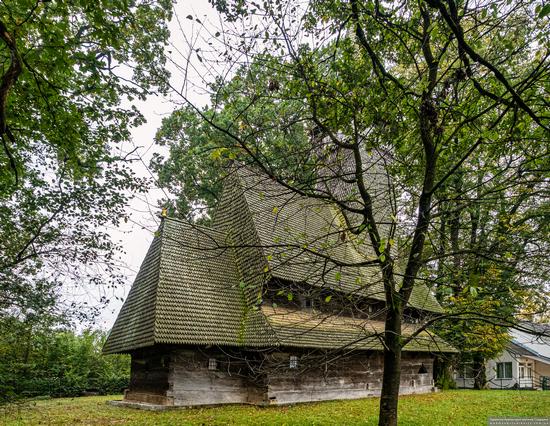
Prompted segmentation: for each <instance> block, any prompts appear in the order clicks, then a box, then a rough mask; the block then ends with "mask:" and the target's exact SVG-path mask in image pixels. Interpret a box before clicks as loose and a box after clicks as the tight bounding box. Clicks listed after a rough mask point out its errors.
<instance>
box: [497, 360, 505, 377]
mask: <svg viewBox="0 0 550 426" xmlns="http://www.w3.org/2000/svg"><path fill="white" fill-rule="evenodd" d="M503 376H504V365H503V363H502V362H497V379H503V378H504V377H503Z"/></svg>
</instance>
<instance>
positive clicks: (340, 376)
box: [267, 352, 433, 404]
mask: <svg viewBox="0 0 550 426" xmlns="http://www.w3.org/2000/svg"><path fill="white" fill-rule="evenodd" d="M277 356H278V357H279V358H280V359H285V360H288V359H289V357H290V353H279V354H277ZM304 358H305V360H303V359H304ZM330 359H331V358H330V357H327V358H326V360H325V362H318V363H317V364H318V365H317V366H316V367H308V366H307V365H304V366H302V365H301V364H303V363H307V356H306V355H302V357H301V359H299V360H298V368H297V369H296V370H292V369H288V368H287V369H286V370H285V369H284V368H282V366H281V364H280V362H277V361H274V362H273V363H272V365H274V366H275V365H276V366H277V367H276V368H273V370H272V371H271V372H268V373H267V401H268V403H269V404H292V403H298V402H309V401H326V400H336V399H356V398H366V397H369V396H379V395H380V391H381V390H382V368H383V359H382V353H381V352H370V353H363V354H356V355H354V356H352V357H347V358H346V359H340V360H336V361H330ZM302 360H303V361H302ZM311 364H312V365H313V364H314V363H313V362H312V363H311ZM424 371H425V372H424ZM432 377H433V358H432V357H431V356H430V355H429V354H415V353H407V352H405V353H403V360H402V373H401V389H400V393H401V394H409V393H427V392H431V391H432V389H433V381H432Z"/></svg>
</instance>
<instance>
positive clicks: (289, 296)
mask: <svg viewBox="0 0 550 426" xmlns="http://www.w3.org/2000/svg"><path fill="white" fill-rule="evenodd" d="M286 298H287V299H288V301H289V302H292V301H293V300H294V295H293V294H292V293H288V294H287V295H286Z"/></svg>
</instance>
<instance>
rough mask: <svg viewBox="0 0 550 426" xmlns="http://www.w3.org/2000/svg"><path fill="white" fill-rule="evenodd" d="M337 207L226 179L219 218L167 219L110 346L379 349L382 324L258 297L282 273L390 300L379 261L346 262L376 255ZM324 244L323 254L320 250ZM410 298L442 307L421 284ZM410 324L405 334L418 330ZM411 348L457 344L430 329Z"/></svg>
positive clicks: (243, 177)
mask: <svg viewBox="0 0 550 426" xmlns="http://www.w3.org/2000/svg"><path fill="white" fill-rule="evenodd" d="M339 221H340V218H339V216H338V212H337V210H336V209H335V208H334V207H332V206H330V205H329V204H327V203H324V202H320V201H318V200H314V199H311V198H308V197H301V196H296V194H293V193H290V192H289V191H287V190H286V189H284V188H281V187H280V186H279V185H277V184H275V183H274V182H272V181H270V180H269V179H266V178H265V177H263V176H261V175H259V174H257V173H254V172H252V171H251V170H250V169H240V170H238V171H236V172H235V173H234V174H233V175H232V176H231V177H230V178H228V180H227V183H226V185H225V189H224V192H223V196H222V200H221V201H220V205H219V207H218V209H217V214H216V218H215V220H214V227H212V228H209V227H208V228H207V227H202V226H197V225H193V224H190V223H187V222H185V221H181V220H178V219H172V218H165V219H163V221H162V223H161V225H160V228H159V230H158V231H157V233H156V236H155V238H154V240H153V242H152V244H151V247H150V249H149V251H148V253H147V255H146V257H145V260H144V261H143V264H142V266H141V268H140V271H139V273H138V275H137V277H136V279H135V282H134V284H133V286H132V288H131V290H130V293H129V295H128V297H127V299H126V301H125V303H124V305H123V307H122V309H121V311H120V313H119V316H118V318H117V320H116V322H115V324H114V326H113V329H112V330H111V333H110V334H109V337H108V338H107V341H106V343H105V346H104V348H103V351H104V353H124V352H131V351H133V350H135V349H138V348H141V347H147V346H152V345H155V344H198V345H209V344H216V345H227V346H241V347H249V348H254V347H258V348H259V347H304V348H326V349H337V348H341V347H348V348H355V349H382V346H381V343H380V340H379V337H377V336H379V333H381V332H382V331H383V323H381V322H379V321H372V320H366V319H351V318H339V317H327V314H320V313H318V312H315V311H310V312H307V311H300V312H296V311H292V310H289V309H287V308H276V307H271V306H266V305H265V304H262V303H261V294H262V291H261V290H262V287H263V285H264V283H265V282H267V281H269V280H270V279H272V278H280V279H285V280H290V281H294V282H299V283H304V284H309V285H312V286H318V287H326V288H330V289H332V290H335V291H342V292H347V293H357V294H360V295H363V296H367V297H370V298H374V299H379V300H383V298H384V296H383V291H382V290H383V288H382V285H381V281H380V277H379V275H378V274H379V273H378V271H377V269H376V268H367V267H363V268H357V267H340V266H336V265H334V264H331V262H329V261H328V260H327V259H328V258H333V259H340V260H342V261H346V262H348V263H350V262H356V261H361V260H364V259H366V258H368V257H369V256H372V250H370V251H369V248H368V245H366V244H364V242H362V241H357V240H354V239H353V238H352V237H351V236H348V237H347V238H345V239H343V238H342V236H341V232H342V226H341V225H342V224H341V223H340V222H339ZM317 253H318V254H317ZM411 305H412V306H414V307H416V308H418V309H423V310H427V311H432V312H440V311H441V308H440V306H439V305H438V303H437V301H436V300H435V299H434V297H433V296H432V295H431V293H430V292H429V291H428V289H427V288H426V287H425V286H424V285H423V284H422V285H418V286H417V287H415V291H414V292H413V296H412V297H411ZM415 327H416V326H414V325H407V326H406V327H405V332H404V333H405V334H409V333H412V332H414V331H415ZM405 350H410V351H431V352H453V351H454V349H453V348H452V347H450V346H449V345H447V344H446V343H445V342H443V341H442V340H441V339H439V338H438V337H437V336H433V335H431V334H430V333H428V332H426V331H424V332H422V333H420V334H419V335H418V336H417V338H415V339H414V340H412V341H411V342H410V343H409V344H408V345H407V346H406V347H405Z"/></svg>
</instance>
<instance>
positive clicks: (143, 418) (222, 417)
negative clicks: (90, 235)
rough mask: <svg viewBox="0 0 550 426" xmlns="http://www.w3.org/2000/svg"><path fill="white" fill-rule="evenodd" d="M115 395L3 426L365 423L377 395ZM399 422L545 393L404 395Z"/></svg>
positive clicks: (541, 413) (430, 421)
mask: <svg viewBox="0 0 550 426" xmlns="http://www.w3.org/2000/svg"><path fill="white" fill-rule="evenodd" d="M109 399H121V397H120V396H100V397H82V398H63V399H51V400H44V401H36V402H29V403H26V404H23V405H21V406H11V407H9V408H6V407H3V408H0V424H2V425H29V424H30V425H34V424H44V425H127V424H128V425H226V424H229V425H359V424H361V425H370V424H373V425H374V424H376V420H377V416H376V413H377V410H378V399H376V398H371V399H362V400H354V401H333V402H323V403H312V404H302V405H296V406H290V407H267V408H258V407H252V406H245V405H238V406H225V407H216V408H193V409H179V410H171V411H163V412H150V411H142V410H136V409H130V408H120V407H113V406H110V405H107V404H106V402H107V401H108V400H109ZM399 409H400V411H399V414H400V417H399V418H400V424H403V425H419V426H427V425H461V426H462V425H486V424H487V417H489V416H492V417H550V392H545V391H538V392H537V391H471V390H456V391H445V392H441V393H436V394H428V395H410V396H403V397H401V399H400V403H399Z"/></svg>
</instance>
